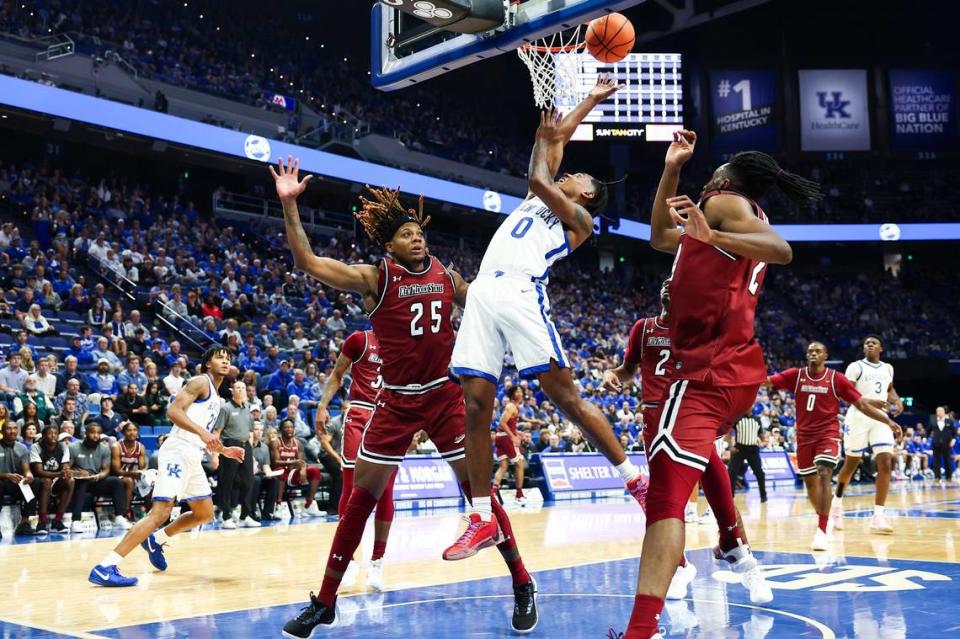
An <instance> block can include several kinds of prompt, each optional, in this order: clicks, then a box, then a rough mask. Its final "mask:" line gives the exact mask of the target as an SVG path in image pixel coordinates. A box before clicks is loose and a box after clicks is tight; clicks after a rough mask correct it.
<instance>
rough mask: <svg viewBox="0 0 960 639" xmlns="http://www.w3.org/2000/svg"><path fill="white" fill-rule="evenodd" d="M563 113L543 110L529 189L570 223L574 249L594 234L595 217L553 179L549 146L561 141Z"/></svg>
mask: <svg viewBox="0 0 960 639" xmlns="http://www.w3.org/2000/svg"><path fill="white" fill-rule="evenodd" d="M559 124H560V116H559V114H558V113H557V112H556V111H555V110H554V109H551V110H549V111H544V112H542V113H541V114H540V128H538V129H537V141H536V142H535V143H534V145H533V153H532V154H531V156H530V177H529V180H530V192H531V193H533V194H534V195H536V196H537V197H538V198H540V199H541V200H543V203H544V204H546V205H547V206H548V207H550V210H551V211H552V212H553V214H554V215H556V216H557V217H558V218H560V221H561V222H563V223H564V224H565V225H566V227H567V238H568V239H569V241H570V249H571V250H573V249H575V248H577V247H578V246H580V245H581V244H583V242H584V241H585V240H586V239H587V238H588V237H590V236H591V235H592V234H593V217H592V216H591V215H590V213H588V212H587V210H586V209H585V208H583V207H582V206H580V205H579V204H577V203H576V202H574V201H573V200H571V199H570V198H568V197H567V195H566V194H565V193H564V192H563V191H562V190H560V187H559V186H557V183H556V182H554V181H553V173H551V172H550V166H549V163H548V160H547V157H548V155H549V151H550V147H551V145H553V144H558V142H557V140H559V133H558V130H559Z"/></svg>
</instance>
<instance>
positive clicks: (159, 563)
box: [140, 533, 167, 570]
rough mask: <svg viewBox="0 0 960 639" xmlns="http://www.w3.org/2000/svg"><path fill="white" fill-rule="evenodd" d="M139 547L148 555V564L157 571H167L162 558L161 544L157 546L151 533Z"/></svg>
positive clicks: (165, 561) (164, 559) (165, 562)
mask: <svg viewBox="0 0 960 639" xmlns="http://www.w3.org/2000/svg"><path fill="white" fill-rule="evenodd" d="M140 547H141V548H143V549H144V550H146V551H147V554H148V555H150V563H151V564H153V567H154V568H156V569H157V570H166V569H167V560H166V558H165V557H164V556H163V544H158V543H157V540H156V538H154V536H153V534H152V533H151V534H150V536H149V537H147V538H146V539H144V540H143V541H142V542H140Z"/></svg>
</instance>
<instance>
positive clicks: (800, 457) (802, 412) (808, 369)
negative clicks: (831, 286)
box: [770, 342, 900, 550]
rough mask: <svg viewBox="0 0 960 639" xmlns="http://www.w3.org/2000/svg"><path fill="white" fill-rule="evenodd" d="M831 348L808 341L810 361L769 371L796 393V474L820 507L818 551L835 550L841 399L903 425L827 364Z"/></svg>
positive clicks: (892, 424)
mask: <svg viewBox="0 0 960 639" xmlns="http://www.w3.org/2000/svg"><path fill="white" fill-rule="evenodd" d="M826 361H827V347H826V346H824V345H823V344H821V343H820V342H812V343H811V344H810V345H809V346H807V365H806V366H805V367H804V368H788V369H787V370H785V371H781V372H779V373H777V374H776V375H771V376H770V385H771V386H773V387H774V388H776V389H779V390H788V391H792V392H793V393H794V397H795V399H796V402H797V466H798V469H797V474H798V475H800V476H801V477H802V478H803V483H804V484H805V485H806V487H807V496H808V497H809V498H810V503H811V504H813V507H814V509H815V510H816V511H817V518H818V523H817V532H816V533H815V534H814V537H813V543H812V544H811V546H810V547H811V548H812V549H813V550H830V546H831V544H832V542H833V539H832V538H831V535H830V530H829V527H828V522H829V520H830V502H831V498H832V492H831V488H832V486H831V484H832V481H833V470H834V468H836V467H837V464H838V463H839V462H840V422H839V420H837V415H838V414H839V413H840V400H841V399H842V400H843V401H845V402H847V403H848V404H852V405H853V406H856V407H857V409H858V410H859V411H860V412H862V413H863V414H864V415H866V416H868V417H871V418H873V419H875V420H877V421H880V422H883V423H884V424H887V425H888V426H890V429H891V430H893V431H894V432H897V431H899V430H900V427H899V426H897V425H896V423H895V422H894V421H893V420H892V419H890V418H889V417H888V416H887V414H886V413H884V412H883V411H884V410H885V409H886V402H884V401H881V400H872V399H867V398H865V397H863V396H862V395H860V391H858V390H857V389H856V387H855V386H854V385H853V384H852V383H851V382H850V380H849V379H847V377H846V376H845V375H844V374H843V373H840V372H837V371H835V370H833V369H832V368H827V366H826Z"/></svg>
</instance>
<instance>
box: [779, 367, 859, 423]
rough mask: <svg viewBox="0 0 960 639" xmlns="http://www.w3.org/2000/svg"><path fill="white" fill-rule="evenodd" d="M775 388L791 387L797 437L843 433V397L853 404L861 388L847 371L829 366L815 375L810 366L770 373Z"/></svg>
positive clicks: (788, 388)
mask: <svg viewBox="0 0 960 639" xmlns="http://www.w3.org/2000/svg"><path fill="white" fill-rule="evenodd" d="M770 383H771V384H772V385H773V387H774V388H779V389H781V390H792V391H793V394H794V399H796V402H797V437H805V436H810V435H821V434H823V435H826V434H832V436H833V437H840V422H839V421H838V420H837V415H838V414H839V413H840V400H841V399H842V400H843V401H845V402H847V403H848V404H852V403H854V402H855V401H857V400H859V399H860V391H858V390H857V388H856V387H855V386H854V385H853V383H852V382H851V381H850V380H849V379H847V377H846V375H844V374H843V373H839V372H837V371H835V370H833V369H832V368H828V369H826V370H824V371H823V373H821V374H820V376H819V377H814V376H813V375H811V374H810V371H809V369H807V368H806V367H804V368H788V369H787V370H785V371H781V372H779V373H777V374H776V375H771V376H770Z"/></svg>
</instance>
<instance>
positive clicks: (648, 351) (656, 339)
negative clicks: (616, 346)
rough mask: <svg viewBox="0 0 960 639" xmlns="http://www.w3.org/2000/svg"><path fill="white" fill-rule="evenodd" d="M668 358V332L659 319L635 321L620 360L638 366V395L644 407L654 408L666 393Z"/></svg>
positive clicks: (669, 367)
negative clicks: (641, 398) (625, 349)
mask: <svg viewBox="0 0 960 639" xmlns="http://www.w3.org/2000/svg"><path fill="white" fill-rule="evenodd" d="M670 357H671V352H670V329H669V328H668V327H666V326H664V325H663V324H661V320H660V318H659V317H647V318H644V319H642V320H637V322H636V323H635V324H634V325H633V328H631V329H630V339H629V340H628V341H627V352H626V353H625V354H624V356H623V361H624V363H626V364H627V365H629V366H640V394H641V397H643V405H644V406H645V407H648V408H656V407H657V406H659V404H660V400H661V399H662V398H663V396H664V395H665V394H666V392H667V386H669V385H670V375H671V373H672V372H673V369H672V367H671V361H670Z"/></svg>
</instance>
